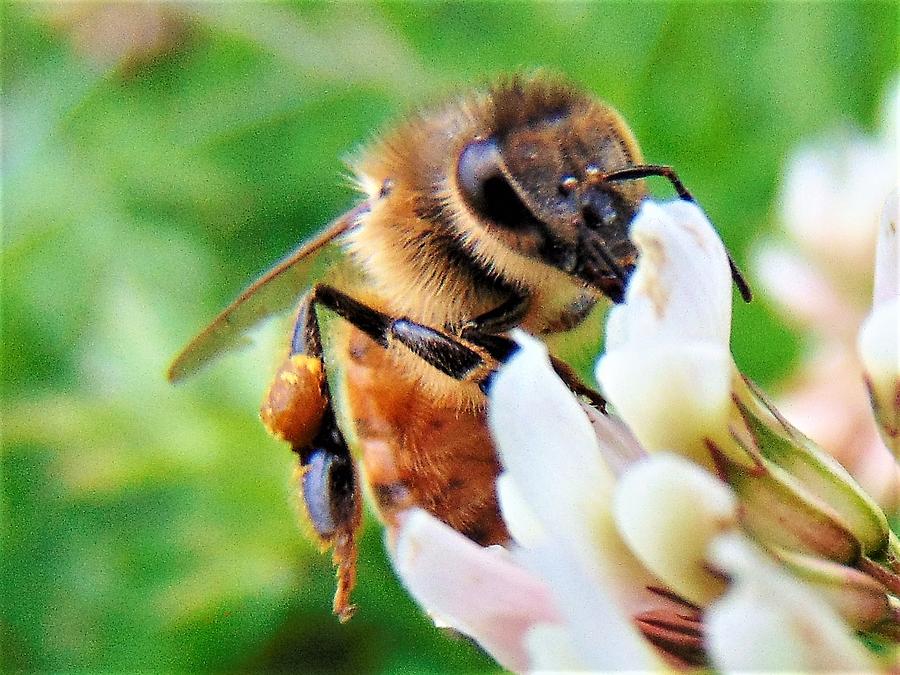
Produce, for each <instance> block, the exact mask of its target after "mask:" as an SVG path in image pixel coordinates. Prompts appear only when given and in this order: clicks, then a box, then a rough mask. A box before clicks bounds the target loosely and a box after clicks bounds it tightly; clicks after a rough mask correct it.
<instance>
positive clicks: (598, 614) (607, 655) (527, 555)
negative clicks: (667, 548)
mask: <svg viewBox="0 0 900 675" xmlns="http://www.w3.org/2000/svg"><path fill="white" fill-rule="evenodd" d="M517 557H518V559H520V560H522V562H523V564H525V565H526V566H527V567H528V569H530V570H532V571H533V572H535V573H536V574H538V575H539V576H540V577H541V578H542V579H544V580H546V581H547V583H548V584H549V586H550V588H551V589H552V592H553V594H554V597H555V598H556V600H557V604H558V607H559V609H560V612H561V613H562V614H563V615H564V616H565V618H566V623H567V625H568V626H569V632H570V634H571V636H572V642H573V644H574V646H575V649H576V651H577V653H578V655H579V660H580V661H581V662H582V663H583V667H584V669H585V670H592V671H602V672H609V671H616V670H630V671H647V670H652V669H658V668H659V667H660V665H661V660H660V658H659V657H658V656H657V655H656V652H655V650H654V649H653V648H652V647H651V646H650V644H649V643H648V642H647V641H646V640H644V638H643V636H642V635H641V634H640V633H639V632H638V630H637V628H636V627H635V624H634V623H633V622H632V621H631V619H630V616H631V613H630V612H628V613H626V611H625V609H624V608H623V606H622V603H621V602H620V601H619V599H618V598H617V594H618V593H621V587H620V588H615V586H614V584H613V583H611V580H610V579H609V578H607V577H606V576H605V574H604V573H603V571H602V570H601V569H600V567H599V566H596V565H595V566H593V567H592V566H590V565H589V564H585V563H586V562H588V561H585V560H584V559H583V558H582V557H581V555H580V554H579V552H577V551H573V550H572V549H571V548H570V547H569V546H568V544H567V543H565V542H559V541H557V542H553V543H552V544H548V545H545V546H541V547H539V548H536V549H529V550H524V549H523V550H521V551H519V552H517ZM625 576H628V572H627V571H626V572H625ZM624 581H625V583H628V584H633V585H639V584H640V583H641V581H642V580H641V578H640V576H635V577H631V578H628V579H626V580H624ZM542 665H543V666H544V667H549V668H551V669H554V670H556V669H563V668H565V667H566V665H567V664H565V663H561V664H558V665H554V664H547V663H543V664H542Z"/></svg>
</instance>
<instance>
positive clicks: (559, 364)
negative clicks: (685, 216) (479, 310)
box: [314, 285, 606, 411]
mask: <svg viewBox="0 0 900 675" xmlns="http://www.w3.org/2000/svg"><path fill="white" fill-rule="evenodd" d="M314 296H315V301H316V302H317V303H322V304H323V305H324V306H325V307H327V308H328V309H330V310H332V311H334V312H335V313H337V314H338V315H339V316H341V317H342V318H344V319H346V320H347V321H349V322H350V323H352V324H353V325H354V326H356V327H357V328H359V329H360V330H362V331H363V332H365V333H366V334H368V335H369V337H371V338H372V339H373V340H375V342H377V343H378V344H380V345H381V346H382V347H385V348H387V347H388V346H389V345H390V343H391V342H392V341H397V342H399V343H401V344H402V345H404V346H405V347H406V348H407V349H409V350H410V351H411V352H413V353H414V354H416V356H418V357H419V358H421V359H422V360H423V361H425V362H426V363H428V364H429V365H431V366H433V367H435V368H437V369H438V370H440V371H441V372H442V373H444V374H445V375H448V376H450V377H452V378H453V379H455V380H459V381H461V382H473V383H475V384H477V385H478V386H479V388H480V389H481V390H482V391H483V392H485V393H487V391H488V389H489V388H490V383H491V379H492V378H493V376H494V374H495V373H496V372H497V368H499V366H500V365H501V364H502V363H504V362H505V361H506V360H507V359H509V357H510V356H512V355H513V354H514V353H515V351H516V350H517V349H518V346H517V345H516V343H515V341H514V340H512V339H511V338H509V337H507V336H505V335H493V334H490V333H486V332H480V331H478V330H476V329H474V328H464V334H465V336H464V337H457V336H455V335H450V334H449V333H445V332H443V331H440V330H437V329H436V328H431V327H430V326H425V325H422V324H420V323H416V322H415V321H411V320H409V319H392V318H391V317H389V316H388V315H387V314H384V313H382V312H379V311H378V310H375V309H372V308H371V307H368V306H366V305H364V304H363V303H361V302H359V301H357V300H354V299H353V298H351V297H350V296H349V295H347V294H346V293H344V292H342V291H339V290H337V289H336V288H333V287H331V286H324V285H320V286H316V288H315V289H314ZM526 302H527V299H524V298H523V299H521V300H518V301H516V302H512V301H510V302H508V303H504V304H503V305H500V307H499V308H498V310H495V311H492V312H489V313H488V314H489V315H493V317H498V316H502V312H501V311H500V310H503V311H509V312H510V313H513V312H519V311H522V307H521V305H520V303H526ZM495 312H496V313H495ZM476 321H477V318H476ZM551 362H552V364H553V368H554V370H556V372H557V374H558V375H559V376H560V377H561V378H562V380H563V381H564V382H565V383H566V385H567V386H568V387H569V389H571V390H572V391H573V392H574V393H575V394H577V395H579V396H583V397H585V398H586V399H587V400H588V401H590V402H591V403H592V404H593V405H594V406H595V407H597V408H598V409H599V410H601V411H605V410H606V400H605V399H604V398H603V397H602V396H600V394H598V393H597V392H596V391H594V390H593V389H591V388H590V387H588V386H587V385H585V384H584V383H583V382H581V380H580V379H579V377H578V375H577V374H576V373H575V371H573V370H572V369H571V368H570V367H569V366H568V365H567V364H566V363H564V362H563V361H560V360H559V359H557V358H555V357H551Z"/></svg>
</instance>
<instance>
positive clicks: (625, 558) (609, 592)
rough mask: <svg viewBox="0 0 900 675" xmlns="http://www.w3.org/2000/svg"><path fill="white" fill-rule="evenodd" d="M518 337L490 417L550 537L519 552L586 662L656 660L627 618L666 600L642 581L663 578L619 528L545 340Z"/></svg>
mask: <svg viewBox="0 0 900 675" xmlns="http://www.w3.org/2000/svg"><path fill="white" fill-rule="evenodd" d="M517 340H518V342H519V344H520V347H521V348H520V350H519V351H518V352H517V353H516V354H515V355H514V356H513V357H512V358H511V359H510V360H509V362H508V363H507V364H506V365H505V366H504V367H503V368H502V369H501V370H500V372H499V373H498V374H497V376H496V378H495V381H494V384H493V385H492V389H491V392H490V403H489V406H488V422H489V425H490V428H491V432H492V434H493V435H494V438H495V440H496V442H497V449H498V454H499V455H500V458H501V462H502V463H503V465H504V468H505V470H506V473H505V474H504V475H505V476H506V477H505V478H504V479H503V482H506V481H513V482H514V484H515V486H516V487H515V491H517V492H518V493H519V497H516V498H514V499H521V500H522V501H524V502H525V503H526V504H527V506H528V507H529V510H530V511H531V513H532V514H533V515H534V517H536V518H537V519H539V520H540V522H541V526H542V529H543V531H544V533H545V540H543V541H540V542H539V543H537V544H536V545H534V547H533V548H523V549H517V550H515V551H514V554H515V556H516V558H517V559H518V560H520V561H521V562H522V564H523V565H525V566H526V567H528V569H530V570H532V571H533V572H534V573H535V574H536V575H537V576H539V577H541V578H543V579H545V580H546V581H547V582H548V583H549V584H550V587H551V589H552V592H553V594H554V597H555V598H556V599H557V605H558V607H559V608H560V611H561V612H563V613H564V615H565V617H566V619H567V623H568V624H569V625H570V626H571V627H572V634H573V639H574V640H575V644H576V646H577V649H578V653H579V654H581V655H582V657H583V659H584V663H585V665H586V667H589V668H595V669H614V668H630V669H645V668H648V667H651V666H653V665H658V660H657V657H656V655H655V653H654V651H653V649H652V648H651V647H650V646H649V644H648V643H646V642H645V641H644V639H643V638H642V637H641V635H640V633H639V632H638V630H637V628H636V627H635V625H634V624H633V623H632V622H631V620H630V618H629V617H630V616H632V615H633V614H634V613H636V612H637V611H643V610H646V609H649V608H650V607H654V606H659V605H660V604H661V603H660V602H659V598H658V597H655V596H654V597H652V598H650V597H648V596H651V594H650V593H649V592H648V591H646V588H645V587H646V586H647V585H650V584H654V583H657V584H658V581H657V580H655V579H653V578H652V577H650V576H649V575H648V574H647V572H646V571H645V570H643V569H642V567H641V565H640V563H639V562H638V561H637V560H636V559H635V558H634V556H633V555H632V554H631V553H630V552H629V551H628V549H627V547H626V546H625V544H624V542H622V540H621V538H620V537H619V536H618V533H617V532H616V530H615V526H614V524H613V522H612V517H611V513H610V509H611V501H612V499H611V492H612V486H613V480H614V479H613V476H612V473H611V471H610V470H609V468H608V467H607V466H606V465H605V464H604V463H603V461H602V460H601V451H600V448H599V447H598V442H597V437H596V435H595V433H594V430H593V427H592V426H591V423H590V422H589V421H588V418H587V416H586V415H585V413H584V410H583V409H582V408H581V406H580V405H579V404H578V402H577V401H576V400H575V398H574V396H573V395H572V394H571V393H570V392H569V391H568V389H567V388H566V386H565V385H564V384H563V383H562V381H561V380H560V379H559V377H558V376H557V375H556V373H555V372H554V371H553V369H552V367H551V366H550V363H549V360H548V356H547V351H546V348H545V347H544V346H543V344H541V343H539V342H538V341H536V340H534V339H533V338H530V337H528V336H526V335H523V334H518V335H517ZM622 454H623V456H624V455H625V454H627V452H625V451H623V453H622ZM514 512H515V507H514ZM514 518H515V516H514ZM526 529H527V527H526ZM525 538H526V539H528V538H529V535H528V534H527V533H526V535H525ZM531 543H534V542H531ZM654 600H655V601H656V603H655V604H654V603H653V601H654Z"/></svg>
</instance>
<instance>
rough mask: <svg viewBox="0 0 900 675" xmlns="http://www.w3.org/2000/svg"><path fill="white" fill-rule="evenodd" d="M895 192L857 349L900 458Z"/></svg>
mask: <svg viewBox="0 0 900 675" xmlns="http://www.w3.org/2000/svg"><path fill="white" fill-rule="evenodd" d="M897 209H898V203H897V192H896V191H895V192H894V193H893V195H891V197H890V199H888V201H887V203H886V204H885V207H884V214H883V215H882V219H881V231H880V233H879V237H878V249H877V252H876V258H875V284H874V286H875V288H874V292H873V296H874V300H873V304H872V312H871V313H870V314H869V316H868V317H866V319H865V321H864V322H863V325H862V328H860V331H859V338H858V343H857V344H858V350H859V356H860V359H861V360H862V363H863V367H864V368H865V371H866V384H867V385H868V388H869V393H870V395H871V397H872V404H873V407H874V408H875V416H876V419H877V420H878V424H879V426H880V428H881V432H882V434H881V435H882V438H883V439H884V442H885V444H886V445H887V446H888V447H889V448H890V449H891V450H892V451H893V453H894V457H895V458H897V459H900V352H898V349H900V347H898V344H900V273H898V265H897V258H898V257H900V252H898V247H900V238H898V236H897V220H898V217H897V216H898V214H897Z"/></svg>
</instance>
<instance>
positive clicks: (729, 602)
mask: <svg viewBox="0 0 900 675" xmlns="http://www.w3.org/2000/svg"><path fill="white" fill-rule="evenodd" d="M710 555H711V557H712V559H713V561H714V562H715V564H716V565H718V567H719V568H720V569H722V571H724V572H725V573H726V574H728V575H729V576H730V577H731V579H732V585H731V587H730V588H729V590H728V592H727V593H726V594H725V595H724V596H722V598H721V599H719V600H717V601H716V602H714V603H713V604H712V605H711V606H710V607H709V608H708V610H707V612H706V615H705V620H704V624H705V627H706V641H707V649H708V652H709V654H710V656H711V657H712V661H713V664H714V665H715V667H716V668H717V669H719V670H721V671H723V672H740V671H748V670H749V671H760V672H773V671H798V672H813V671H848V672H850V671H852V672H872V671H873V670H875V663H874V662H873V660H872V659H871V658H870V657H869V655H868V654H867V652H866V650H865V649H864V648H863V647H862V645H861V644H860V643H859V642H857V641H856V640H855V639H854V637H853V634H852V632H851V630H850V628H849V627H848V626H847V625H846V624H845V623H844V622H843V621H842V620H841V619H840V618H839V617H838V616H837V614H836V613H835V612H834V610H833V609H832V608H831V607H830V606H829V605H828V603H826V602H825V601H824V600H823V599H822V598H820V597H818V596H817V595H816V594H815V593H814V592H812V591H811V590H810V588H809V587H808V586H806V585H805V584H804V583H803V582H801V581H800V580H798V579H795V578H794V577H792V576H790V575H789V574H788V573H787V572H785V571H784V570H783V569H781V568H779V567H778V566H777V565H775V564H774V563H773V562H772V561H771V560H770V559H769V558H767V557H766V556H765V555H763V554H762V553H761V552H760V551H759V550H758V549H757V548H755V547H754V546H753V545H752V544H751V543H750V542H749V541H748V540H747V539H746V538H744V537H742V536H741V535H738V534H728V535H723V536H722V537H720V538H719V539H718V540H716V541H715V542H714V543H713V545H712V547H711V551H710Z"/></svg>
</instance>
